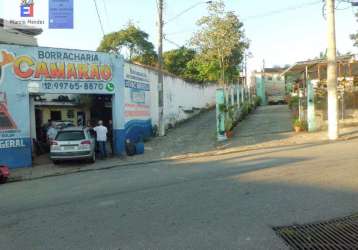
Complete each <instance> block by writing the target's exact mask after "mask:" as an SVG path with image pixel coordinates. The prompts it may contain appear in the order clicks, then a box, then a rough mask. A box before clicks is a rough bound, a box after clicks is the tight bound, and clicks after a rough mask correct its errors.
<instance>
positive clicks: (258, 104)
mask: <svg viewBox="0 0 358 250" xmlns="http://www.w3.org/2000/svg"><path fill="white" fill-rule="evenodd" d="M261 102H262V100H261V97H260V96H256V97H255V99H254V105H255V106H256V107H258V106H260V105H261Z"/></svg>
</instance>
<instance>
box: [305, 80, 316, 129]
mask: <svg viewBox="0 0 358 250" xmlns="http://www.w3.org/2000/svg"><path fill="white" fill-rule="evenodd" d="M306 83H307V124H308V131H309V132H313V131H315V130H316V115H315V106H314V101H315V100H314V88H313V82H312V81H311V80H307V82H306Z"/></svg>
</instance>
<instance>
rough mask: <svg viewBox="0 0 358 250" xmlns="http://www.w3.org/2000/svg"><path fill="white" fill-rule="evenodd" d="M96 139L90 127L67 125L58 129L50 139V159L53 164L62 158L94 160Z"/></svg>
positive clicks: (92, 161)
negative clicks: (51, 139)
mask: <svg viewBox="0 0 358 250" xmlns="http://www.w3.org/2000/svg"><path fill="white" fill-rule="evenodd" d="M95 147H96V140H95V138H94V136H93V134H92V133H91V131H90V129H88V128H82V127H69V128H64V129H63V130H61V131H59V132H58V133H57V135H56V138H55V140H53V141H51V148H50V159H51V160H52V161H53V163H54V164H57V163H59V162H60V161H63V160H81V159H83V160H88V161H89V162H91V163H94V162H95V161H96V150H95Z"/></svg>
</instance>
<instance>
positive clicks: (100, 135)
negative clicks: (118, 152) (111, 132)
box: [93, 120, 108, 159]
mask: <svg viewBox="0 0 358 250" xmlns="http://www.w3.org/2000/svg"><path fill="white" fill-rule="evenodd" d="M93 130H94V131H95V132H96V137H97V143H98V147H99V152H100V156H101V158H102V159H103V158H106V157H107V150H106V143H107V133H108V130H107V128H106V127H105V126H103V121H101V120H99V121H98V126H96V127H94V129H93Z"/></svg>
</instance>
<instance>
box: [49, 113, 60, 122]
mask: <svg viewBox="0 0 358 250" xmlns="http://www.w3.org/2000/svg"><path fill="white" fill-rule="evenodd" d="M50 116H51V120H52V121H61V120H62V114H61V111H51V113H50Z"/></svg>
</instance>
